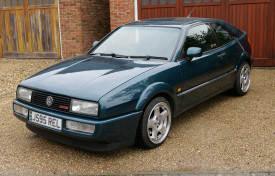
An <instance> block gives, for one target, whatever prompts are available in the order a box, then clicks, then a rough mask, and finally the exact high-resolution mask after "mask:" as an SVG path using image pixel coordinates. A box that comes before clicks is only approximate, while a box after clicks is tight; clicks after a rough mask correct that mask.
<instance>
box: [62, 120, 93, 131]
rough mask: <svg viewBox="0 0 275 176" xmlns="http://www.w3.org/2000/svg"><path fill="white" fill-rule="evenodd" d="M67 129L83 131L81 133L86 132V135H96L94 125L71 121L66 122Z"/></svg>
mask: <svg viewBox="0 0 275 176" xmlns="http://www.w3.org/2000/svg"><path fill="white" fill-rule="evenodd" d="M66 128H68V129H70V130H74V131H81V132H86V133H94V131H95V126H94V125H91V124H86V123H80V122H75V121H70V120H67V121H66Z"/></svg>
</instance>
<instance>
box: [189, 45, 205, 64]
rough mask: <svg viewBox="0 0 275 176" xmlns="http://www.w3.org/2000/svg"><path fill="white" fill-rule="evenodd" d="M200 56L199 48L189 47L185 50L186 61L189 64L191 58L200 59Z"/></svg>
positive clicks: (200, 50)
mask: <svg viewBox="0 0 275 176" xmlns="http://www.w3.org/2000/svg"><path fill="white" fill-rule="evenodd" d="M201 56H202V49H201V48H199V47H190V48H188V49H187V52H186V60H187V62H190V61H191V60H192V59H193V57H201Z"/></svg>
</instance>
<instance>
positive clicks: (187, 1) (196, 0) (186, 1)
mask: <svg viewBox="0 0 275 176" xmlns="http://www.w3.org/2000/svg"><path fill="white" fill-rule="evenodd" d="M200 1H201V2H220V1H221V0H193V1H192V2H193V3H198V2H200ZM183 3H191V0H183Z"/></svg>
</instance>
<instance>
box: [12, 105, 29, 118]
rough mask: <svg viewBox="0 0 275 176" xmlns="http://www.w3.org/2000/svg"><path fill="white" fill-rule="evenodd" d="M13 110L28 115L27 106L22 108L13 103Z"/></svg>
mask: <svg viewBox="0 0 275 176" xmlns="http://www.w3.org/2000/svg"><path fill="white" fill-rule="evenodd" d="M13 110H14V112H16V113H18V114H22V115H23V116H25V117H28V109H27V108H24V107H22V106H19V105H17V104H13Z"/></svg>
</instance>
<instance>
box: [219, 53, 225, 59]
mask: <svg viewBox="0 0 275 176" xmlns="http://www.w3.org/2000/svg"><path fill="white" fill-rule="evenodd" d="M225 55H226V54H225V53H221V54H219V55H218V57H219V58H223V57H224V56H225Z"/></svg>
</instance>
